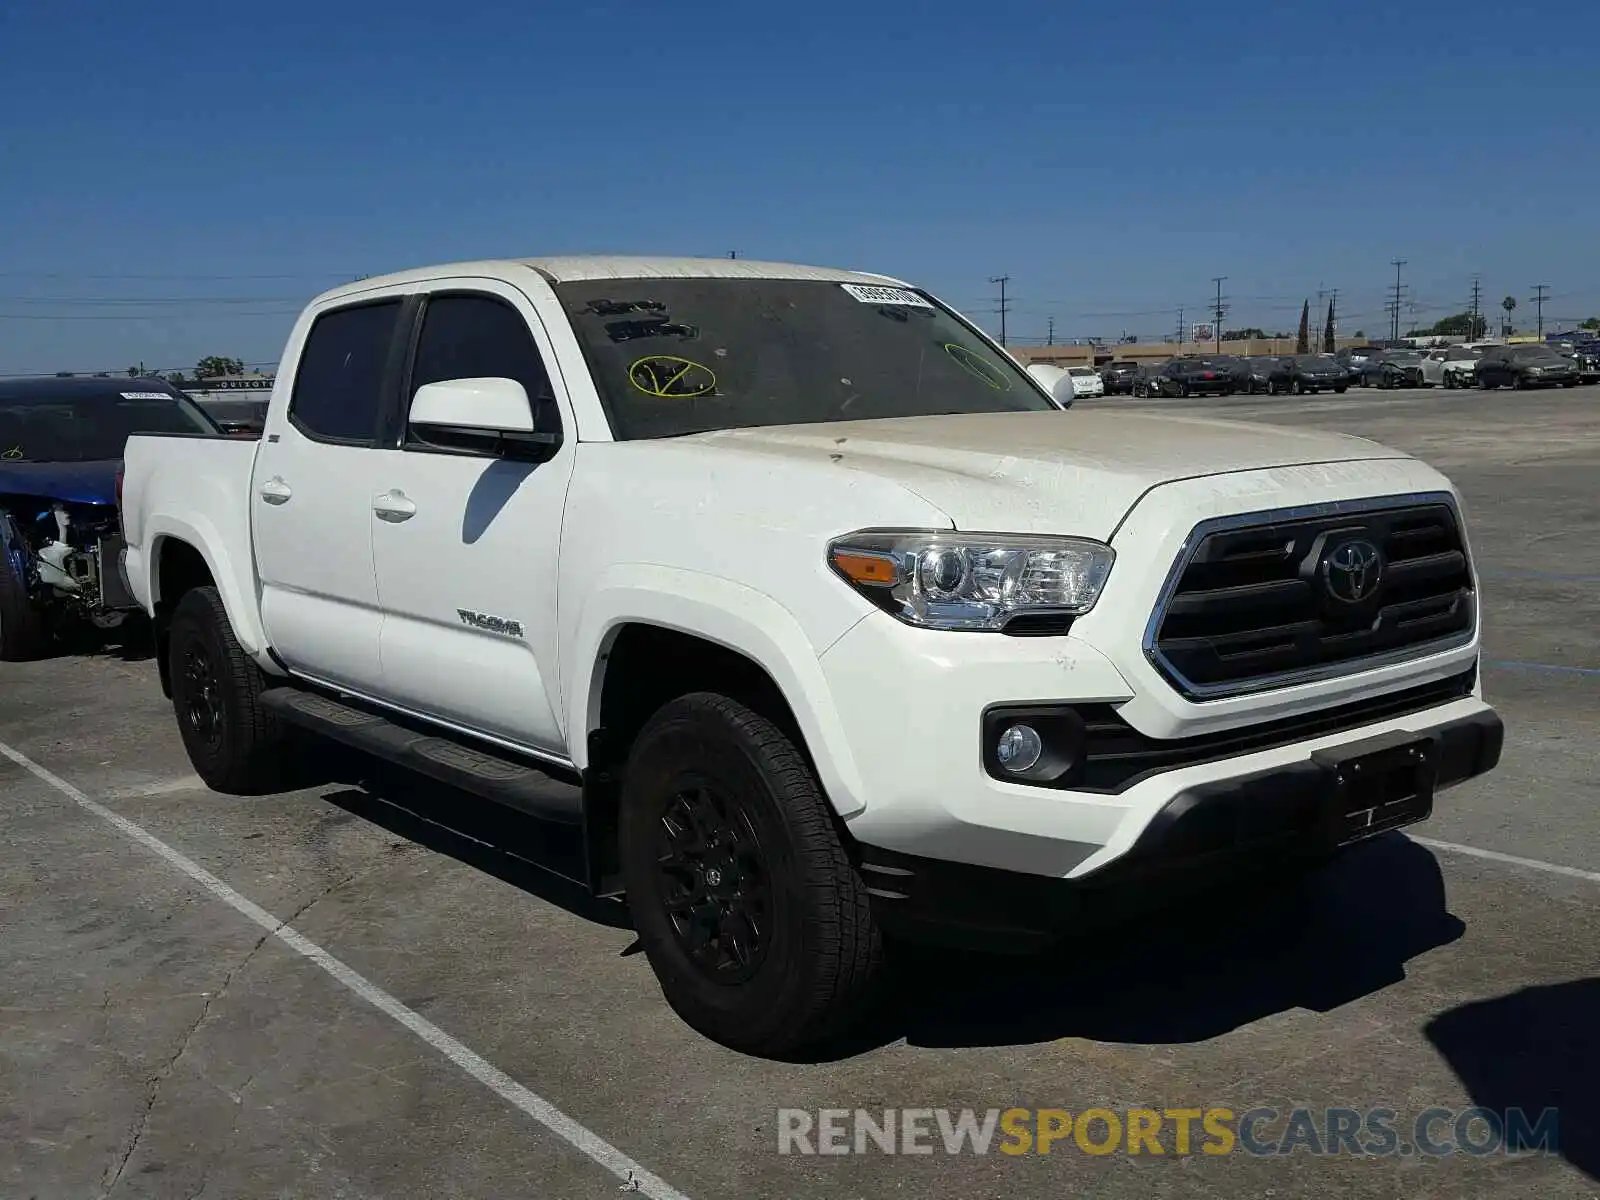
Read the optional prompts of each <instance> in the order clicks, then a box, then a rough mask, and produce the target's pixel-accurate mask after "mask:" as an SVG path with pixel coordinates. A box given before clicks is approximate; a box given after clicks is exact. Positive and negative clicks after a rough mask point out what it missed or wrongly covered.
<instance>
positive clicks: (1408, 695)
mask: <svg viewBox="0 0 1600 1200" xmlns="http://www.w3.org/2000/svg"><path fill="white" fill-rule="evenodd" d="M1476 681H1477V669H1476V667H1471V668H1468V669H1467V670H1466V671H1463V672H1461V673H1460V674H1458V675H1455V676H1452V677H1450V678H1448V679H1441V680H1438V681H1436V682H1433V683H1425V684H1420V685H1418V686H1416V687H1410V688H1405V689H1403V690H1401V691H1397V692H1390V693H1387V694H1386V695H1382V696H1377V697H1363V698H1361V699H1360V700H1356V701H1352V702H1350V703H1348V704H1342V705H1338V706H1337V707H1334V708H1325V709H1321V710H1319V711H1317V712H1312V713H1307V714H1305V715H1304V716H1298V717H1285V718H1282V719H1280V720H1277V721H1270V722H1268V723H1267V724H1265V725H1245V726H1241V727H1240V728H1237V729H1227V730H1223V731H1221V732H1219V733H1208V734H1200V735H1198V736H1195V737H1188V738H1176V739H1162V738H1152V737H1149V736H1147V735H1145V734H1142V733H1140V732H1138V731H1137V730H1136V729H1134V728H1133V727H1132V726H1131V725H1129V724H1127V723H1126V722H1125V721H1124V720H1123V719H1122V717H1121V716H1120V715H1119V714H1118V713H1117V711H1116V709H1115V707H1113V706H1112V705H1109V704H1107V705H1096V706H1083V707H1081V708H1080V709H1079V711H1080V713H1082V715H1083V717H1084V764H1083V768H1082V771H1081V775H1079V776H1076V777H1074V778H1073V779H1071V780H1070V781H1064V782H1063V784H1062V786H1065V787H1073V788H1077V789H1080V790H1083V791H1092V792H1111V793H1115V792H1121V791H1125V790H1126V789H1127V788H1129V787H1131V786H1133V784H1135V783H1137V782H1138V781H1139V780H1140V779H1142V778H1144V777H1145V776H1147V775H1149V774H1151V773H1152V772H1156V771H1170V770H1174V769H1176V768H1178V767H1192V766H1197V765H1199V764H1201V763H1208V762H1217V761H1220V760H1221V759H1225V758H1233V757H1236V756H1238V755H1241V754H1252V753H1255V752H1256V751H1259V750H1270V749H1273V748H1275V747H1278V746H1287V745H1291V744H1293V743H1295V742H1302V741H1306V740H1308V739H1310V738H1316V737H1323V736H1326V735H1327V734H1331V733H1342V732H1345V731H1346V730H1351V729H1359V728H1360V727H1362V726H1363V725H1373V724H1376V723H1377V722H1379V721H1385V720H1389V719H1391V718H1394V717H1399V716H1405V715H1407V714H1409V713H1414V712H1421V711H1423V710H1425V709H1429V708H1434V707H1437V706H1438V705H1441V704H1448V703H1450V702H1451V701H1452V700H1460V699H1463V698H1465V697H1467V696H1470V695H1472V689H1473V687H1474V686H1475V684H1476Z"/></svg>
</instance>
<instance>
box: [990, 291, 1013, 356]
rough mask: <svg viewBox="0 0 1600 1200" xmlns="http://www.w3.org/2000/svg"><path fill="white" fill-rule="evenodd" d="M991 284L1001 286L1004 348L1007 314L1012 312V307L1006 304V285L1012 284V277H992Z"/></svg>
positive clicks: (1002, 343) (1001, 325)
mask: <svg viewBox="0 0 1600 1200" xmlns="http://www.w3.org/2000/svg"><path fill="white" fill-rule="evenodd" d="M989 282H990V283H998V284H999V285H1000V310H999V311H1000V344H1001V345H1002V346H1004V345H1005V344H1006V313H1007V312H1009V311H1010V305H1009V304H1007V302H1006V284H1008V283H1010V282H1011V276H1009V275H992V276H990V277H989Z"/></svg>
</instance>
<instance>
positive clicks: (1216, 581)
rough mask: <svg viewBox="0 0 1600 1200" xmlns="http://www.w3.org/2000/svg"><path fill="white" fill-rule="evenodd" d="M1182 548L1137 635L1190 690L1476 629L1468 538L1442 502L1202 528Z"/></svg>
mask: <svg viewBox="0 0 1600 1200" xmlns="http://www.w3.org/2000/svg"><path fill="white" fill-rule="evenodd" d="M1188 545H1189V546H1190V551H1189V553H1188V555H1187V557H1186V558H1185V559H1184V560H1182V561H1181V562H1180V563H1179V564H1177V566H1176V567H1175V569H1174V572H1173V578H1172V581H1171V582H1170V583H1169V585H1168V590H1167V591H1166V593H1165V594H1164V596H1163V600H1162V604H1161V607H1160V608H1159V609H1158V611H1157V613H1156V615H1155V617H1154V618H1153V619H1152V622H1151V629H1152V635H1151V637H1150V638H1149V639H1148V640H1147V643H1146V650H1147V652H1148V653H1149V655H1150V658H1151V661H1152V662H1153V663H1154V664H1155V665H1156V667H1157V668H1158V669H1159V670H1160V671H1161V672H1162V673H1163V674H1164V675H1165V676H1166V677H1167V679H1168V680H1169V681H1170V682H1171V683H1172V684H1173V685H1174V686H1175V687H1177V688H1178V690H1179V691H1180V692H1182V693H1184V694H1185V695H1188V696H1193V697H1197V698H1212V697H1216V696H1222V695H1230V694H1236V693H1238V692H1245V691H1258V690H1261V689H1262V688H1265V687H1274V686H1287V685H1289V684H1292V683H1295V682H1300V681H1301V680H1303V679H1305V678H1311V677H1320V676H1325V675H1329V674H1344V673H1348V672H1352V671H1358V670H1362V669H1364V668H1365V667H1367V666H1370V665H1372V664H1373V663H1374V662H1376V661H1388V660H1391V659H1393V658H1396V657H1409V656H1414V655H1420V654H1425V653H1430V652H1432V651H1433V650H1435V649H1437V648H1439V646H1440V644H1449V643H1464V642H1466V641H1469V640H1470V639H1471V637H1472V634H1473V632H1474V628H1475V624H1476V619H1477V617H1476V606H1475V597H1474V595H1473V590H1472V570H1471V565H1470V563H1469V562H1468V559H1467V549H1466V542H1465V539H1464V538H1463V537H1462V534H1461V528H1460V524H1459V521H1458V519H1457V517H1456V514H1455V510H1454V507H1453V506H1452V505H1451V504H1450V503H1448V502H1447V500H1446V498H1444V497H1442V496H1441V497H1439V498H1438V499H1434V498H1432V497H1429V498H1427V499H1426V500H1424V501H1412V502H1409V503H1408V502H1404V501H1397V502H1395V503H1393V504H1392V505H1379V506H1363V505H1353V506H1349V507H1347V508H1341V507H1339V506H1335V507H1334V508H1332V509H1324V510H1322V511H1319V512H1318V513H1316V514H1315V515H1310V516H1299V515H1295V514H1287V515H1281V516H1278V517H1276V518H1275V517H1274V515H1273V514H1262V515H1261V517H1260V519H1259V520H1257V521H1252V522H1250V523H1249V524H1246V525H1243V526H1240V525H1238V524H1237V519H1231V518H1230V519H1227V520H1224V521H1220V522H1203V523H1202V524H1201V525H1199V526H1197V527H1196V529H1195V530H1194V532H1193V533H1192V534H1191V535H1190V539H1189V543H1188ZM1340 555H1345V556H1346V558H1348V556H1350V555H1354V556H1355V558H1356V559H1360V560H1363V561H1362V562H1357V563H1355V565H1354V566H1352V563H1351V561H1346V558H1340V557H1339V556H1340ZM1372 555H1375V558H1374V560H1373V563H1365V562H1364V560H1365V559H1366V557H1368V556H1372ZM1374 564H1375V565H1374Z"/></svg>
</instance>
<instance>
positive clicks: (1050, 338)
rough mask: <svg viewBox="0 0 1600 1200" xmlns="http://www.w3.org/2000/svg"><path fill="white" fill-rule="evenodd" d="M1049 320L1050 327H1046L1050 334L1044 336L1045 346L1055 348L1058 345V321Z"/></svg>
mask: <svg viewBox="0 0 1600 1200" xmlns="http://www.w3.org/2000/svg"><path fill="white" fill-rule="evenodd" d="M1047 320H1048V321H1049V325H1047V326H1046V328H1047V330H1048V332H1047V333H1046V334H1045V335H1044V344H1045V345H1046V346H1054V345H1055V344H1056V319H1055V318H1054V317H1049V318H1047Z"/></svg>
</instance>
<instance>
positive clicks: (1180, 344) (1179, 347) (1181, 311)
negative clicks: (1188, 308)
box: [1177, 308, 1184, 353]
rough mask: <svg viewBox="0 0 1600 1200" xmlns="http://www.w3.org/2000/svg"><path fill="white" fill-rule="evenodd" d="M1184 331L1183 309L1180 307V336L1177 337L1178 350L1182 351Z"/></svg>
mask: <svg viewBox="0 0 1600 1200" xmlns="http://www.w3.org/2000/svg"><path fill="white" fill-rule="evenodd" d="M1183 333H1184V327H1183V309H1181V308H1180V309H1179V310H1178V337H1177V341H1178V350H1179V352H1180V353H1181V352H1182V351H1183Z"/></svg>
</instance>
